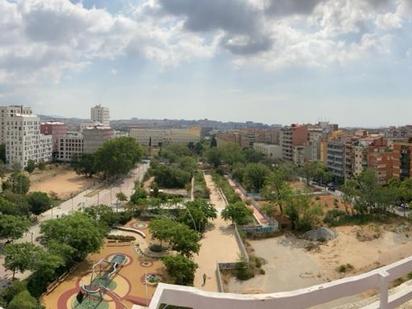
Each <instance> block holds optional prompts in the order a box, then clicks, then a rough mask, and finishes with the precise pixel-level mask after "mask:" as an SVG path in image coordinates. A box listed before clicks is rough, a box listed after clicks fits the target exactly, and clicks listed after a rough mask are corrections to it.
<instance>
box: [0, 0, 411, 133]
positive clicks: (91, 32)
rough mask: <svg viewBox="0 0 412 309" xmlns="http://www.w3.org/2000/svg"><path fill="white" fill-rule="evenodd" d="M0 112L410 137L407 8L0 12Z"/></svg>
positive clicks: (402, 0)
mask: <svg viewBox="0 0 412 309" xmlns="http://www.w3.org/2000/svg"><path fill="white" fill-rule="evenodd" d="M0 104H2V105H4V104H24V105H29V106H32V107H33V110H34V112H35V113H38V114H46V115H56V116H65V117H83V118H87V117H88V116H89V110H90V107H91V106H93V105H95V104H102V105H104V106H107V107H109V108H110V112H111V117H112V119H128V118H131V117H137V118H156V119H164V118H168V119H204V118H207V119H213V120H223V121H247V120H250V121H257V122H264V123H268V124H279V123H280V124H288V123H292V122H293V123H294V122H317V121H319V120H329V121H331V122H335V123H339V124H341V125H343V126H368V127H377V126H386V125H404V124H412V0H82V1H81V0H76V1H75V0H72V1H69V0H0Z"/></svg>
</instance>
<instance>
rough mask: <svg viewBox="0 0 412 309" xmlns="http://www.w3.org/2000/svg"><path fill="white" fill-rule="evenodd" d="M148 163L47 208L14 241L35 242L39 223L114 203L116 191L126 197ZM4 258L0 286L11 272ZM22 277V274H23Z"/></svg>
mask: <svg viewBox="0 0 412 309" xmlns="http://www.w3.org/2000/svg"><path fill="white" fill-rule="evenodd" d="M149 166H150V163H149V162H147V163H142V164H140V165H139V166H138V167H137V168H135V169H133V170H132V171H131V172H130V173H129V175H128V176H127V177H126V178H124V179H123V180H121V181H119V182H118V183H115V184H113V185H111V186H106V187H102V188H98V189H96V188H92V189H88V190H85V191H83V192H81V193H79V194H78V195H76V196H74V197H73V198H71V199H69V200H67V201H65V202H63V203H61V204H60V205H59V206H57V207H54V208H52V209H49V210H48V211H46V212H44V213H43V214H41V215H40V216H38V223H37V224H35V225H33V226H32V227H31V228H30V229H29V231H28V232H27V233H25V234H24V236H23V237H22V238H20V239H18V240H16V242H33V243H37V238H38V237H39V236H40V225H41V223H42V222H44V221H47V220H50V219H56V218H59V217H61V216H63V215H67V214H70V213H72V212H74V211H77V210H80V209H82V208H87V207H91V206H95V205H99V204H105V205H111V206H113V205H115V203H116V202H117V198H116V193H119V192H123V193H124V194H125V195H126V196H127V197H130V195H131V194H132V193H133V189H134V184H135V181H136V180H138V181H139V182H142V181H143V178H144V175H145V174H146V172H147V170H148V169H149ZM3 262H4V258H3V257H2V256H0V287H1V282H2V281H4V279H5V277H8V278H10V275H11V273H10V272H6V271H5V269H4V267H3ZM19 275H21V274H16V277H20V276H19ZM22 277H24V274H23V276H22Z"/></svg>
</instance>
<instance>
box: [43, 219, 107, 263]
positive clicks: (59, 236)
mask: <svg viewBox="0 0 412 309" xmlns="http://www.w3.org/2000/svg"><path fill="white" fill-rule="evenodd" d="M41 233H42V234H43V239H44V241H45V242H46V244H47V243H49V242H50V241H56V242H60V243H62V244H66V245H69V246H70V247H72V248H73V249H74V250H75V252H74V254H73V258H74V259H75V260H82V259H84V258H85V257H86V256H87V254H89V253H91V252H96V251H98V250H99V249H100V248H101V246H102V245H103V239H104V236H105V229H104V228H103V227H102V226H101V225H99V224H96V221H95V220H94V219H93V218H91V217H90V216H88V215H87V214H84V213H81V212H76V213H74V214H71V215H67V216H64V217H61V218H58V219H53V220H48V221H45V222H43V223H42V224H41Z"/></svg>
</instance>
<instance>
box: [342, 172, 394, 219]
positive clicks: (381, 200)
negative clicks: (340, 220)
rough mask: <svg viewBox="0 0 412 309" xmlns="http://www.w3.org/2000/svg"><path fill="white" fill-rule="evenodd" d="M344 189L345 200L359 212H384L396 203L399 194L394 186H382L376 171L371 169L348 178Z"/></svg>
mask: <svg viewBox="0 0 412 309" xmlns="http://www.w3.org/2000/svg"><path fill="white" fill-rule="evenodd" d="M342 191H343V193H344V199H345V201H346V202H348V203H352V205H353V207H354V209H355V210H356V211H357V213H359V214H370V213H372V212H384V211H386V210H387V209H388V207H390V206H391V205H393V204H394V203H395V201H396V199H397V195H398V194H397V191H395V190H394V187H393V186H387V187H383V186H381V185H380V184H379V182H378V178H377V175H376V172H375V171H374V170H370V169H366V170H364V171H363V172H362V173H361V174H360V175H359V176H357V177H356V178H354V179H351V180H348V181H347V182H346V183H345V185H344V186H343V189H342Z"/></svg>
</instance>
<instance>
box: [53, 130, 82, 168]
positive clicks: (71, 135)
mask: <svg viewBox="0 0 412 309" xmlns="http://www.w3.org/2000/svg"><path fill="white" fill-rule="evenodd" d="M58 144H59V148H58V154H57V157H56V159H57V160H58V161H61V162H71V161H72V160H73V159H75V158H76V157H79V156H80V155H81V154H83V152H84V139H83V134H81V133H80V132H67V134H66V135H64V136H62V137H60V138H59V141H58Z"/></svg>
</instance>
